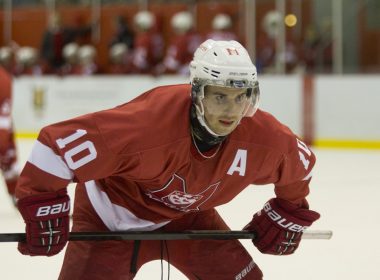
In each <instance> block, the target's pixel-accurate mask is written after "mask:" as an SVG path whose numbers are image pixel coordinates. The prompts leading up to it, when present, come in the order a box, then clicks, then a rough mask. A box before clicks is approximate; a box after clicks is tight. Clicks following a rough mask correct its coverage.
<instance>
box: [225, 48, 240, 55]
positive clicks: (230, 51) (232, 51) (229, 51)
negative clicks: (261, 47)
mask: <svg viewBox="0 0 380 280" xmlns="http://www.w3.org/2000/svg"><path fill="white" fill-rule="evenodd" d="M226 50H227V52H228V54H229V55H234V54H236V55H239V52H238V51H237V49H235V48H234V49H230V48H226Z"/></svg>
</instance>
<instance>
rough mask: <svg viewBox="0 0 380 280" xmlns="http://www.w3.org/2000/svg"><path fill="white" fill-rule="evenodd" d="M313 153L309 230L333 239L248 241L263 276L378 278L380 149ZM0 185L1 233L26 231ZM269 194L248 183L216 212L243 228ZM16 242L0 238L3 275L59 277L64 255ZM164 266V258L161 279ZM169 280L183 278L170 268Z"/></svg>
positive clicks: (157, 272)
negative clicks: (288, 249)
mask: <svg viewBox="0 0 380 280" xmlns="http://www.w3.org/2000/svg"><path fill="white" fill-rule="evenodd" d="M31 146H32V141H31V140H22V141H19V154H20V161H21V165H22V164H23V163H24V162H25V160H26V158H27V157H28V155H29V151H30V149H31ZM314 151H315V153H316V155H317V165H316V167H315V169H314V179H313V181H312V185H311V194H310V195H309V197H308V199H309V202H310V205H311V208H312V209H315V210H317V211H319V212H320V213H321V215H322V218H321V219H320V220H319V221H317V222H316V223H315V224H314V225H313V227H312V229H323V230H325V229H329V230H333V232H334V236H333V238H332V239H331V240H304V241H303V242H302V244H301V247H300V248H299V249H298V251H297V252H296V254H295V255H292V256H282V257H278V256H268V255H262V254H261V253H260V252H258V251H257V250H256V249H255V248H254V246H253V245H252V244H251V242H250V241H249V240H243V241H242V242H243V244H244V245H245V246H246V248H247V249H248V251H249V252H250V253H251V254H252V255H253V257H254V260H255V261H256V263H257V264H258V265H259V266H260V267H261V269H262V271H263V272H264V278H265V279H266V280H279V279H284V280H287V279H289V280H290V279H291V280H306V279H307V280H357V279H365V280H377V279H380V241H379V238H380V218H379V217H380V151H364V150H361V151H358V150H327V149H323V150H319V149H314ZM1 187H2V188H1V190H0V202H1V203H0V232H2V233H5V232H23V230H24V225H23V221H22V219H21V217H20V216H19V215H18V212H17V211H16V210H15V209H14V208H13V206H12V204H11V202H10V200H9V198H8V196H7V194H6V191H5V187H3V186H1ZM272 196H273V188H272V187H271V186H264V187H251V188H249V189H247V190H246V191H244V192H243V193H241V194H240V195H239V196H238V197H236V198H235V199H234V200H233V201H232V202H231V203H229V204H228V205H225V206H223V207H220V208H219V210H220V212H221V214H222V216H223V217H224V218H225V220H226V221H227V223H228V224H229V225H230V226H231V228H232V229H241V228H242V227H243V226H244V225H245V224H246V223H247V222H248V221H249V220H250V218H251V215H252V214H253V213H254V212H256V211H257V210H259V209H260V208H261V207H262V205H263V204H264V202H265V201H266V200H267V199H269V198H270V197H272ZM16 246H17V244H16V243H0V279H1V280H15V279H17V280H21V279H27V280H33V279H36V280H37V279H38V280H52V279H57V275H58V273H59V270H60V265H61V261H62V259H63V253H61V254H59V255H58V256H54V257H49V258H48V257H28V256H22V255H21V254H19V253H18V251H17V249H16ZM166 272H167V264H166V263H164V279H167V275H166ZM135 279H137V280H156V279H157V280H159V279H161V268H160V262H158V261H157V262H152V263H149V264H147V265H146V266H144V267H143V268H142V269H141V270H140V272H139V274H138V275H137V277H136V278H135ZM170 279H172V280H183V279H186V278H185V277H184V276H183V275H181V274H180V273H179V272H178V271H177V270H175V268H174V267H173V266H171V267H170ZM110 280H112V279H110Z"/></svg>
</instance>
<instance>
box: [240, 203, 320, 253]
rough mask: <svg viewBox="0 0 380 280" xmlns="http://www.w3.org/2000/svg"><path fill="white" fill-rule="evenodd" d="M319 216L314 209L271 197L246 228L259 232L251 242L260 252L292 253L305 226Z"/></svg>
mask: <svg viewBox="0 0 380 280" xmlns="http://www.w3.org/2000/svg"><path fill="white" fill-rule="evenodd" d="M319 217H320V215H319V214H318V213H317V212H315V211H312V210H309V209H307V208H302V207H299V206H297V205H295V204H292V203H290V202H288V201H286V200H283V199H280V198H272V199H271V200H269V201H268V202H267V203H265V205H264V208H263V209H262V210H260V211H259V212H257V213H256V214H255V215H253V218H252V221H251V222H250V223H249V224H248V225H246V226H245V227H244V229H245V230H250V231H254V232H255V233H256V234H257V236H256V238H255V239H253V240H252V242H253V244H254V245H255V246H256V247H257V248H258V249H259V251H260V252H261V253H264V254H272V255H289V254H292V253H293V252H294V251H295V250H296V249H297V248H298V246H299V243H300V241H301V237H302V233H303V230H305V229H306V228H307V227H309V226H310V225H311V224H312V223H313V222H314V221H316V220H318V219H319Z"/></svg>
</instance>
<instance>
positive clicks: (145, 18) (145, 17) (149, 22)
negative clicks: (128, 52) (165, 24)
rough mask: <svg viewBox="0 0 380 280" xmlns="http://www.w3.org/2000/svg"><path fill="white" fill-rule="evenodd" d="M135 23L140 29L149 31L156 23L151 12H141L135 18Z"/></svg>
mask: <svg viewBox="0 0 380 280" xmlns="http://www.w3.org/2000/svg"><path fill="white" fill-rule="evenodd" d="M133 22H134V24H135V25H136V26H137V27H138V28H139V29H141V30H149V29H151V28H152V27H153V25H154V23H155V17H154V15H153V14H152V13H151V12H149V11H140V12H138V13H137V14H136V15H135V16H134V18H133Z"/></svg>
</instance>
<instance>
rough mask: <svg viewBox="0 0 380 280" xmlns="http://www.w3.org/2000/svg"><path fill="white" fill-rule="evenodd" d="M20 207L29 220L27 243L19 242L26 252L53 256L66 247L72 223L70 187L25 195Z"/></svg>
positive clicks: (19, 202) (19, 203) (27, 253)
mask: <svg viewBox="0 0 380 280" xmlns="http://www.w3.org/2000/svg"><path fill="white" fill-rule="evenodd" d="M17 207H18V209H19V211H20V213H21V215H22V217H23V218H24V221H25V224H26V243H25V242H19V244H18V250H19V251H20V252H21V253H22V254H24V255H31V256H52V255H55V254H58V253H59V252H60V251H61V250H62V249H63V248H64V247H65V245H66V242H67V240H68V237H69V224H70V219H69V212H70V198H69V196H68V195H67V192H66V189H62V190H60V191H58V192H49V193H41V194H38V195H33V196H28V197H25V198H22V199H20V200H19V201H18V202H17Z"/></svg>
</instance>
